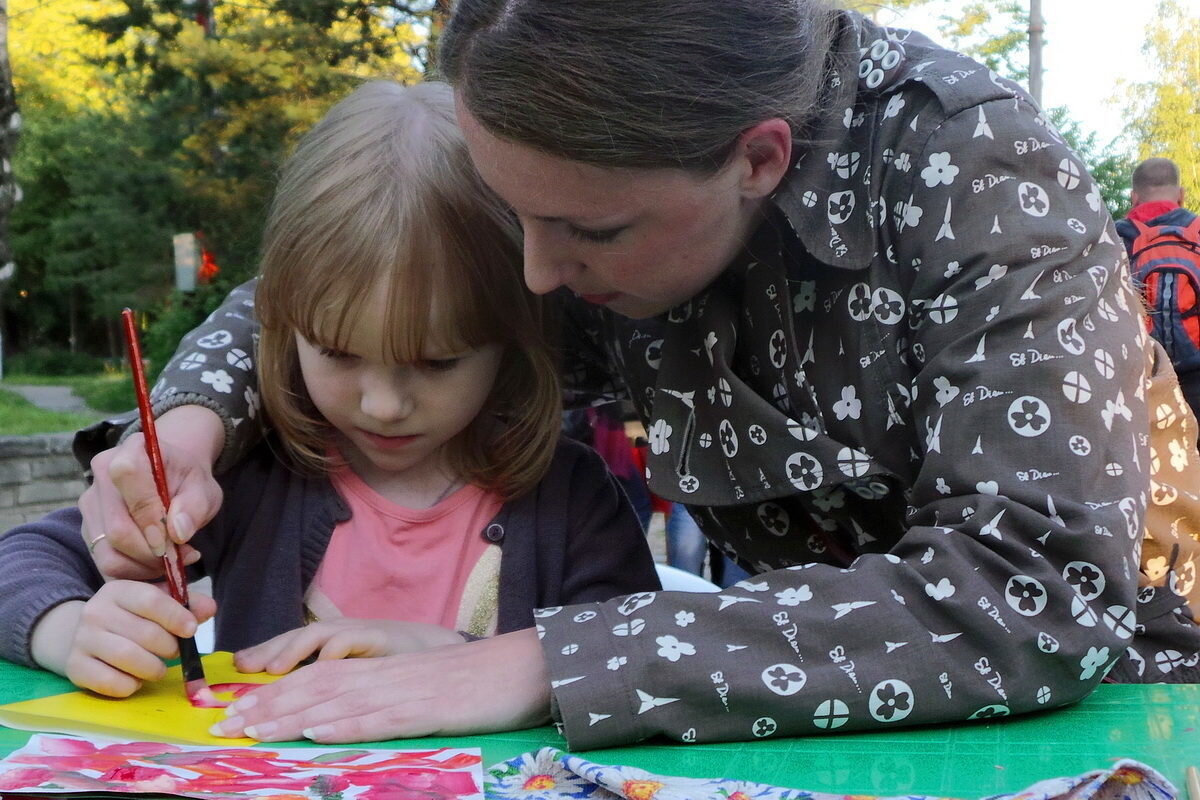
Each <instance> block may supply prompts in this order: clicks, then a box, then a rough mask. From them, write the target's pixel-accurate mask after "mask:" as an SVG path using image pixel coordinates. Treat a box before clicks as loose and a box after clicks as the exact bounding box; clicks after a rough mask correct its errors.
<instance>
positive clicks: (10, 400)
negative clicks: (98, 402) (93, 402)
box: [0, 388, 95, 436]
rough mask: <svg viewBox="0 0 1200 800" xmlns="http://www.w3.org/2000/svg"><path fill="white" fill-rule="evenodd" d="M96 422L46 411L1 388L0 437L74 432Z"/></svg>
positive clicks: (74, 415) (73, 415) (77, 416)
mask: <svg viewBox="0 0 1200 800" xmlns="http://www.w3.org/2000/svg"><path fill="white" fill-rule="evenodd" d="M93 422H95V418H94V417H90V416H87V415H85V414H67V413H63V412H59V411H44V410H43V409H40V408H38V407H37V406H35V405H33V404H32V403H30V402H29V401H28V400H26V399H25V398H23V397H21V396H20V395H19V394H16V393H15V392H10V391H8V390H7V389H2V388H0V436H28V435H30V434H34V433H60V432H63V431H73V430H78V429H79V428H82V427H84V426H85V425H90V424H92V423H93Z"/></svg>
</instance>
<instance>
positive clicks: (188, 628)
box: [183, 619, 199, 639]
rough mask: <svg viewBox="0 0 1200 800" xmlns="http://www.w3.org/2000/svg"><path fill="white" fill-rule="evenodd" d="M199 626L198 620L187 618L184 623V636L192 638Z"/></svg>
mask: <svg viewBox="0 0 1200 800" xmlns="http://www.w3.org/2000/svg"><path fill="white" fill-rule="evenodd" d="M197 627H199V626H198V625H196V620H194V619H189V620H186V621H185V622H184V623H183V638H185V639H188V638H191V637H192V636H195V635H196V628H197Z"/></svg>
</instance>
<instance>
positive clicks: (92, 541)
mask: <svg viewBox="0 0 1200 800" xmlns="http://www.w3.org/2000/svg"><path fill="white" fill-rule="evenodd" d="M106 536H108V534H106V533H102V534H100V535H99V536H97V537H96V538H95V539H90V540H89V541H88V545H87V547H88V552H89V553H92V554H95V552H96V545H97V544H99V543H100V540H101V539H103V538H105V537H106Z"/></svg>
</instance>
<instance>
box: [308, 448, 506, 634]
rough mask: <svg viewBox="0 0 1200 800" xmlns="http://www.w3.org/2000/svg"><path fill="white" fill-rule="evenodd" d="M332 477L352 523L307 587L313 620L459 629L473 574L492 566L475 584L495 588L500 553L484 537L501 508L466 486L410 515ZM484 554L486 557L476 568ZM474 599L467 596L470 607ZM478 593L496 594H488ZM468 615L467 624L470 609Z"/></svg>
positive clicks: (338, 532) (346, 479)
mask: <svg viewBox="0 0 1200 800" xmlns="http://www.w3.org/2000/svg"><path fill="white" fill-rule="evenodd" d="M330 477H331V479H332V481H333V486H334V488H335V489H336V490H337V491H338V494H340V495H341V496H342V497H343V498H345V500H346V502H347V503H348V504H349V506H350V511H351V513H352V516H351V518H350V519H349V520H347V521H345V522H342V523H340V524H338V526H337V527H336V528H334V530H333V536H332V538H331V539H330V541H329V547H328V548H327V549H326V551H325V557H324V558H323V559H322V561H321V566H320V568H318V570H317V574H316V577H315V578H314V579H313V583H312V586H311V587H310V590H309V593H308V596H307V597H306V603H307V605H308V607H309V609H310V610H311V611H312V612H313V614H314V615H316V616H317V617H319V618H328V617H330V616H336V615H337V614H340V615H341V616H346V617H358V618H362V619H392V620H403V621H406V622H427V623H432V624H434V625H441V626H442V627H445V628H449V629H451V630H461V629H463V628H462V617H463V613H462V612H463V610H462V609H461V608H460V607H461V606H462V600H463V595H464V590H467V589H468V582H469V581H468V579H469V578H471V576H472V571H473V570H475V568H476V566H477V565H478V566H480V567H483V566H484V565H485V564H488V565H490V569H488V570H483V569H481V570H479V571H477V574H476V576H475V578H474V582H475V583H478V582H480V581H481V580H482V581H489V576H488V575H487V574H486V573H491V574H490V583H492V584H494V583H495V577H496V575H497V574H498V568H499V547H498V546H497V545H494V544H492V543H491V542H489V541H488V540H487V539H486V538H485V537H484V536H483V535H482V532H483V530H484V529H485V527H486V526H487V525H488V523H489V522H491V520H492V518H493V517H495V516H496V514H497V512H499V511H500V508H501V506H502V505H503V501H501V499H500V498H499V497H498V496H497V495H495V494H491V493H489V492H485V491H484V490H482V489H480V488H478V487H476V486H470V485H467V486H464V487H463V488H461V489H459V490H458V491H456V492H455V493H454V494H452V495H450V496H449V497H447V498H445V499H444V500H442V501H441V502H439V503H438V504H437V505H435V506H433V507H431V508H424V509H411V508H404V507H402V506H398V505H396V504H395V503H393V502H391V501H389V500H387V499H386V498H384V497H383V496H381V495H380V494H378V493H377V492H376V491H375V490H373V489H372V488H371V487H369V486H368V485H367V484H366V483H364V482H363V480H362V479H361V478H359V477H358V476H357V475H355V474H354V472H352V471H351V470H349V469H340V470H337V471H336V472H334V473H333V474H332V475H331V476H330ZM489 549H491V550H492V551H493V552H491V553H489ZM485 553H488V555H489V557H488V558H487V559H484V560H483V561H481V558H482V557H483V556H484V555H485ZM478 573H485V574H483V575H480V574H478ZM480 591H481V587H478V586H476V587H474V588H473V589H471V590H469V596H470V598H471V601H472V604H474V603H475V600H476V599H477V597H478V596H479V595H480ZM482 591H483V593H484V594H490V595H494V594H495V588H494V586H492V587H488V588H483V589H482ZM466 611H467V616H468V617H469V616H470V612H471V609H467V610H466ZM493 616H494V615H493Z"/></svg>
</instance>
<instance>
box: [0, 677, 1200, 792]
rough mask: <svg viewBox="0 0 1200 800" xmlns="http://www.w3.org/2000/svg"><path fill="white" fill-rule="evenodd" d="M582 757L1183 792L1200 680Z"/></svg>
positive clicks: (424, 744)
mask: <svg viewBox="0 0 1200 800" xmlns="http://www.w3.org/2000/svg"><path fill="white" fill-rule="evenodd" d="M71 688H72V687H71V685H70V684H69V683H68V682H67V681H65V680H63V679H62V678H59V677H57V676H55V675H50V674H48V673H44V672H38V671H35V670H29V669H25V668H23V667H19V666H16V665H15V664H11V663H8V662H5V661H2V660H0V703H12V702H17V701H20V700H31V699H33V698H35V697H45V696H47V695H52V694H59V693H61V692H64V691H70V690H71ZM29 736H30V734H29V733H28V732H27V731H17V730H12V729H9V728H3V727H0V755H7V754H8V753H10V752H12V751H13V750H15V749H16V748H18V747H20V746H21V745H23V744H25V742H26V741H27V740H28V738H29ZM297 746H312V745H311V743H307V742H302V743H297ZM371 746H376V747H394V748H428V747H478V748H480V749H482V751H483V760H484V764H485V765H491V764H494V763H496V762H498V761H503V760H505V759H508V758H512V757H513V756H516V755H520V754H521V753H527V752H532V751H534V750H537V749H539V748H541V747H546V746H552V747H559V748H562V747H563V740H562V738H561V737H560V736H559V735H558V734H557V733H555V731H554V729H553V728H549V727H546V728H534V729H531V730H525V731H514V732H511V733H498V734H492V735H489V736H460V737H453V738H429V739H409V740H403V741H391V742H379V743H375V744H373V745H371ZM579 755H581V756H583V757H585V758H588V759H590V760H593V761H596V762H598V763H603V764H626V765H631V766H635V767H640V768H642V769H645V770H649V771H650V772H655V773H658V774H662V775H681V776H687V777H693V778H714V777H726V778H737V779H743V780H751V781H758V782H760V783H767V784H774V785H777V786H788V787H793V788H798V789H808V790H810V791H822V792H834V793H840V794H879V795H897V794H928V795H941V796H951V797H982V796H984V795H989V794H996V793H1001V792H1016V791H1019V790H1021V789H1024V788H1025V787H1027V786H1029V785H1030V784H1032V783H1035V782H1036V781H1039V780H1043V779H1045V778H1051V777H1056V776H1064V775H1075V774H1078V773H1081V772H1087V771H1088V770H1093V769H1101V768H1104V767H1108V766H1110V765H1111V764H1112V762H1113V761H1115V760H1116V759H1119V758H1134V759H1137V760H1139V761H1142V762H1144V763H1146V764H1149V765H1150V766H1152V767H1154V768H1155V769H1157V770H1158V771H1159V772H1161V773H1162V774H1163V775H1165V776H1166V777H1167V778H1168V779H1169V780H1170V781H1171V782H1173V783H1174V784H1175V785H1176V787H1178V788H1179V790H1180V792H1181V793H1182V792H1184V791H1185V790H1184V785H1185V784H1184V770H1185V768H1186V767H1187V766H1188V765H1197V766H1200V685H1195V684H1193V685H1184V686H1167V685H1143V686H1124V685H1112V684H1106V685H1103V686H1101V687H1100V688H1099V689H1097V690H1096V692H1095V693H1093V694H1092V695H1091V696H1090V697H1088V698H1087V699H1086V700H1084V701H1083V702H1081V703H1079V704H1077V705H1074V706H1072V707H1070V708H1064V709H1058V710H1055V711H1050V712H1046V713H1043V714H1036V715H1031V716H1024V717H1011V718H1004V719H1001V720H998V721H995V722H981V723H965V724H957V725H943V726H937V727H924V728H906V729H896V730H893V731H889V732H887V733H848V734H841V735H825V736H819V737H818V736H812V737H806V738H795V739H763V740H759V741H754V742H733V743H726V744H708V745H685V744H677V743H674V742H667V741H665V740H655V741H651V742H643V743H641V744H638V745H635V746H632V747H620V748H612V749H608V750H593V751H588V752H581V753H579ZM1183 796H1185V797H1186V794H1184V795H1183ZM1194 800H1200V798H1195V799H1194Z"/></svg>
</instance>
